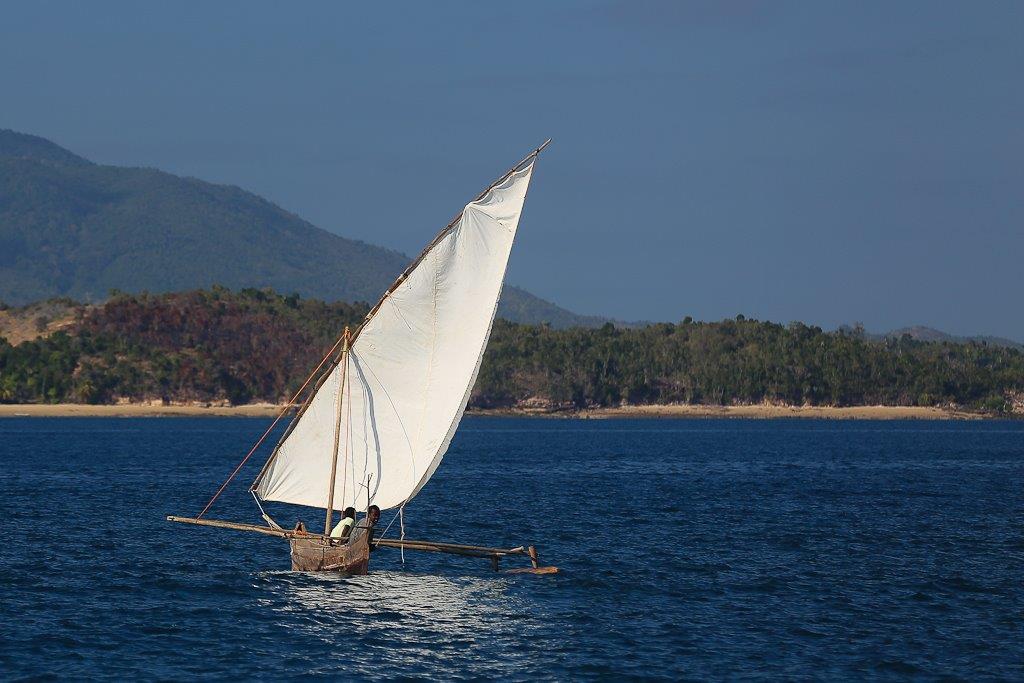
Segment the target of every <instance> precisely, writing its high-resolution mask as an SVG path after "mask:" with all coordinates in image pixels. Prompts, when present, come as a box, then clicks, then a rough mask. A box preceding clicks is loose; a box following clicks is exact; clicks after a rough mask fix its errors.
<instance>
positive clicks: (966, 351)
mask: <svg viewBox="0 0 1024 683" xmlns="http://www.w3.org/2000/svg"><path fill="white" fill-rule="evenodd" d="M33 310H36V309H33ZM39 310H44V309H39ZM61 310H68V311H71V313H69V315H70V316H71V318H72V319H71V320H69V322H67V323H66V324H61V325H59V326H54V325H53V321H52V320H48V319H44V320H40V321H38V325H37V326H38V328H39V329H40V330H44V331H45V330H48V329H51V328H54V329H56V331H53V332H51V333H49V334H48V336H45V337H40V338H37V339H34V340H30V341H23V342H22V343H20V344H18V345H16V346H12V345H11V344H9V343H7V342H6V341H0V401H5V402H60V401H74V402H86V403H106V402H115V401H118V400H131V401H144V400H165V401H174V402H179V401H182V402H184V401H201V402H207V401H211V402H212V401H229V402H231V403H246V402H251V401H272V402H280V401H283V400H286V399H287V397H288V396H289V395H290V393H291V392H292V391H294V389H295V388H296V387H297V386H299V384H301V382H302V380H303V379H304V378H305V376H306V374H307V373H308V372H309V370H310V369H311V368H312V367H313V366H314V365H315V364H316V362H317V361H319V359H320V358H321V356H322V355H323V353H324V352H325V351H326V350H327V349H329V348H330V347H331V345H332V344H333V342H334V340H335V339H336V338H337V336H338V334H339V331H340V330H341V329H342V328H343V327H344V325H346V324H349V325H354V324H356V323H357V322H358V321H360V320H361V319H362V318H363V316H364V315H365V314H366V311H367V307H366V305H364V304H356V305H350V304H343V303H324V302H321V301H317V300H310V299H301V298H299V297H297V296H294V295H292V296H283V295H280V294H276V293H274V292H271V291H267V290H254V289H250V290H243V291H241V292H239V293H233V292H231V291H229V290H226V289H223V288H214V289H213V290H209V291H193V292H186V293H178V294H165V295H126V294H124V295H118V296H116V297H114V298H113V299H111V300H110V301H108V302H107V303H106V304H104V305H102V306H96V307H86V306H77V307H74V306H71V307H69V305H68V304H66V303H65V304H62V307H61ZM1022 391H1024V353H1021V352H1020V351H1019V350H1016V349H1012V348H1001V347H996V346H991V345H988V344H984V343H966V344H958V343H949V342H941V343H939V342H934V343H930V342H920V341H915V340H913V339H911V338H910V337H908V336H907V337H902V338H900V339H888V340H884V341H876V340H871V339H867V338H864V336H863V335H862V334H861V333H859V332H856V331H845V332H836V333H827V332H823V331H822V330H821V329H820V328H817V327H808V326H805V325H802V324H799V323H794V324H791V325H788V326H784V325H779V324H776V323H770V322H759V321H754V320H744V319H742V317H740V318H737V319H735V320H724V321H721V322H715V323H703V322H695V321H692V320H690V319H686V320H684V321H683V322H681V323H679V324H656V325H650V326H647V327H644V328H639V329H620V328H616V327H615V326H613V325H611V324H608V325H605V326H604V327H601V328H597V329H583V328H574V329H568V330H556V329H552V328H551V327H549V326H546V325H523V324H515V323H509V322H505V321H501V320H499V321H497V322H496V324H495V327H494V332H493V334H492V335H491V340H490V344H489V346H488V349H487V353H486V356H485V359H484V364H483V367H482V368H481V372H480V376H479V379H478V382H477V385H476V387H475V388H474V390H473V394H472V398H471V405H473V406H476V407H490V408H493V407H516V406H524V405H528V406H539V407H545V408H548V409H572V408H581V407H588V406H612V405H618V404H620V403H622V402H629V403H634V404H636V403H677V402H679V403H706V404H733V403H761V402H765V401H769V402H780V403H788V404H805V403H806V404H813V405H841V406H846V405H874V404H885V405H906V406H913V405H920V406H931V405H949V404H958V405H961V406H965V407H970V408H980V409H986V410H993V411H1003V410H1009V407H1010V401H1011V397H1013V396H1017V395H1019V392H1022Z"/></svg>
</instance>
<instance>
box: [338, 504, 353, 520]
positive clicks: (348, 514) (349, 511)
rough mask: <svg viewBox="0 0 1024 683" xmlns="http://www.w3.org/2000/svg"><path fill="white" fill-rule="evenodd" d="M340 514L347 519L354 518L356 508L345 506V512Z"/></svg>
mask: <svg viewBox="0 0 1024 683" xmlns="http://www.w3.org/2000/svg"><path fill="white" fill-rule="evenodd" d="M341 516H342V517H348V518H349V519H355V518H356V509H355V508H353V507H347V508H345V512H343V513H342V515H341Z"/></svg>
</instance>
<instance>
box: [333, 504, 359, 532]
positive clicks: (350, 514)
mask: <svg viewBox="0 0 1024 683" xmlns="http://www.w3.org/2000/svg"><path fill="white" fill-rule="evenodd" d="M355 523H356V509H355V508H353V507H347V508H345V512H343V513H342V515H341V521H340V522H338V524H337V525H336V526H335V527H334V528H333V529H331V538H340V539H346V538H348V537H349V536H350V535H351V534H352V526H353V525H354V524H355Z"/></svg>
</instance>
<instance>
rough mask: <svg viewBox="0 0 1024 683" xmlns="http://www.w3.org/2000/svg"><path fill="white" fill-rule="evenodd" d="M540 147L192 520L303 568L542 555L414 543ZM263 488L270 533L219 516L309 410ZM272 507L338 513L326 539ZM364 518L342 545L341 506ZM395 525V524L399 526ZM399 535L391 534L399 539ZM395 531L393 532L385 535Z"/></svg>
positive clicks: (337, 356)
mask: <svg viewBox="0 0 1024 683" xmlns="http://www.w3.org/2000/svg"><path fill="white" fill-rule="evenodd" d="M549 142H550V140H548V141H546V142H544V144H542V145H541V146H540V147H538V148H536V149H535V150H533V151H532V152H531V153H530V154H528V155H527V156H526V157H524V158H523V159H522V160H521V161H520V162H519V163H518V164H516V165H515V166H513V167H512V168H510V169H509V170H508V171H507V172H506V173H505V174H504V175H502V176H501V177H500V178H498V179H497V180H495V181H494V182H493V183H491V185H490V186H488V187H487V189H486V190H484V191H483V192H481V193H480V194H479V195H478V196H477V198H476V199H474V200H473V201H472V202H470V203H469V204H467V205H466V206H465V208H464V209H463V210H462V211H460V212H459V214H458V215H457V216H456V217H455V218H454V219H453V220H452V221H451V222H450V223H449V224H448V225H447V226H445V227H444V229H442V230H441V231H440V232H439V233H438V234H437V236H436V237H434V239H433V240H432V241H431V242H430V243H429V244H428V245H427V246H426V248H425V249H424V250H423V252H422V253H421V254H420V255H419V257H417V258H416V259H415V260H414V261H413V262H412V263H411V264H410V265H409V267H408V268H406V270H405V271H404V272H403V273H402V274H401V275H399V276H398V279H397V280H395V282H394V284H392V285H391V287H389V288H388V289H387V291H386V292H385V293H384V295H383V296H382V297H381V299H380V301H378V302H377V304H376V305H375V306H374V307H373V308H372V309H371V310H370V312H369V313H368V314H367V316H366V318H365V319H364V320H363V321H362V323H361V324H360V325H359V326H358V327H356V328H355V329H354V330H349V329H348V328H345V330H344V332H343V333H342V335H341V337H340V338H339V339H338V341H337V343H335V345H334V347H333V348H332V349H331V350H330V351H329V352H328V353H327V355H325V356H324V358H323V360H321V361H320V364H319V365H318V366H317V367H316V368H315V369H314V370H313V372H312V373H311V374H310V375H309V377H308V378H307V379H306V381H305V382H304V383H303V385H302V386H301V387H300V388H299V390H298V391H297V392H296V393H295V395H294V396H293V397H292V399H291V400H290V401H289V402H288V404H287V405H286V406H285V407H284V408H283V409H282V411H281V413H280V414H278V416H277V418H276V419H275V420H274V421H273V423H271V425H270V427H268V428H267V430H266V432H264V434H263V436H262V437H260V438H259V439H258V440H257V441H256V443H255V445H254V446H253V447H252V449H251V450H250V451H249V453H248V454H247V455H246V456H245V458H243V459H242V461H241V462H240V463H239V464H238V466H237V467H236V468H235V470H234V471H233V472H232V473H231V475H230V476H229V477H228V478H227V481H225V482H224V484H222V485H221V487H220V489H219V490H218V491H217V493H215V494H214V496H213V498H211V499H210V502H209V503H207V505H206V507H205V508H204V509H203V511H202V512H200V513H199V514H198V515H197V516H196V517H177V516H173V515H172V516H168V517H167V519H168V520H169V521H172V522H184V523H188V524H198V525H202V526H213V527H221V528H228V529H236V530H239V531H252V532H257V533H262V534H269V535H272V536H279V537H282V538H286V539H288V541H289V543H290V544H291V559H292V569H293V570H296V571H342V572H346V573H350V574H365V573H367V571H368V568H369V559H370V550H371V548H375V547H376V548H379V547H392V548H400V549H402V550H403V552H404V551H405V550H421V551H428V552H444V553H451V554H456V555H469V556H473V557H483V558H488V559H490V560H491V563H492V566H493V568H494V569H495V570H498V569H499V568H500V560H501V559H502V558H503V557H507V556H515V555H522V556H524V557H528V558H529V560H530V565H531V566H529V567H524V568H522V569H513V570H510V571H513V572H529V573H554V572H557V571H558V570H557V569H556V568H555V567H541V566H540V565H539V562H538V559H537V551H536V549H535V547H534V546H528V547H525V548H524V547H522V546H520V547H517V548H505V549H503V548H494V547H487V546H476V545H461V544H455V543H441V542H433V541H413V540H406V539H405V534H404V515H403V512H404V508H405V506H406V504H407V503H408V502H409V501H410V500H412V499H413V497H415V496H416V494H417V493H419V492H420V490H421V489H422V488H423V487H424V486H425V485H426V484H427V482H428V481H429V480H430V477H431V476H432V475H433V474H434V472H435V471H436V470H437V467H438V466H439V465H440V464H441V459H442V458H443V457H444V454H445V452H446V451H447V450H448V446H449V444H450V443H451V440H452V437H453V436H454V434H455V430H456V429H457V428H458V426H459V421H460V420H461V419H462V416H463V413H464V412H465V410H466V404H467V402H468V401H469V394H470V390H471V389H472V387H473V383H474V382H475V381H476V377H477V373H478V371H479V370H480V363H481V360H482V359H483V354H484V350H485V349H486V347H487V339H488V337H489V335H490V332H491V326H492V324H493V322H494V315H495V312H496V310H497V305H498V298H499V296H500V294H501V287H502V283H503V281H504V278H505V270H506V267H507V265H508V258H509V253H510V251H511V248H512V242H513V240H514V238H515V234H516V229H517V228H518V226H519V218H520V215H521V214H522V210H523V204H524V202H525V200H526V192H527V189H528V188H529V186H530V179H531V177H532V175H533V170H534V166H535V164H536V160H537V157H538V155H539V154H540V153H541V152H542V151H543V150H544V148H545V147H547V145H548V143H549ZM296 407H297V410H295V412H294V416H293V418H292V420H291V423H290V424H289V425H288V427H287V429H285V431H284V433H283V435H282V437H281V438H280V440H279V441H278V443H277V445H276V447H275V448H274V449H273V451H272V453H271V455H270V457H269V458H268V459H267V461H266V463H265V464H264V465H263V467H262V468H261V469H260V472H259V474H258V475H257V477H256V479H255V481H253V483H252V485H251V486H250V488H249V490H250V492H251V493H252V496H253V499H254V500H255V501H256V505H257V506H258V507H259V510H260V514H261V516H262V518H263V520H264V521H265V522H266V525H256V524H245V523H239V522H228V521H222V520H214V519H207V518H205V515H206V513H207V512H208V511H209V509H210V507H211V506H212V505H213V502H214V501H215V500H217V498H218V497H219V496H220V494H221V493H222V492H223V491H224V489H225V488H226V487H227V485H228V484H229V483H230V482H231V480H232V479H234V477H235V475H237V474H238V472H239V471H240V470H241V468H242V466H243V465H244V464H245V463H246V462H247V461H248V460H249V458H250V457H251V456H252V455H253V453H255V452H256V450H257V449H258V448H259V447H260V446H261V445H262V443H263V442H264V441H265V440H266V438H267V437H268V436H269V435H270V433H271V432H272V431H273V430H274V428H275V427H276V425H277V424H278V422H279V421H280V420H281V419H282V418H283V417H284V416H285V415H286V414H288V413H289V412H291V411H292V409H294V408H296ZM267 501H273V502H279V503H290V504H294V505H302V506H308V507H313V508H322V509H324V511H325V523H324V531H323V533H315V532H312V531H310V530H308V529H306V527H305V526H304V524H303V523H302V522H299V523H298V524H297V525H296V526H295V527H294V528H292V529H286V528H283V527H282V526H280V525H279V524H278V523H277V522H276V521H275V520H274V519H273V518H272V517H271V516H270V515H268V514H267V512H266V510H265V508H264V507H263V503H264V502H267ZM350 507H351V508H354V509H355V510H357V511H361V512H363V513H364V515H363V517H362V518H361V519H360V520H359V521H358V522H357V523H356V524H355V528H354V529H353V531H352V532H351V535H350V536H349V537H347V538H344V539H337V538H332V537H331V531H332V523H333V517H334V513H335V511H339V510H345V509H346V508H350ZM389 509H397V510H398V513H397V515H396V516H397V517H398V518H399V519H400V520H401V521H402V524H401V528H402V529H403V532H402V537H401V538H399V539H384V538H375V527H376V526H377V521H378V518H379V512H380V510H389ZM393 521H394V520H392V522H393ZM386 532H387V529H385V533H386ZM382 536H383V534H382Z"/></svg>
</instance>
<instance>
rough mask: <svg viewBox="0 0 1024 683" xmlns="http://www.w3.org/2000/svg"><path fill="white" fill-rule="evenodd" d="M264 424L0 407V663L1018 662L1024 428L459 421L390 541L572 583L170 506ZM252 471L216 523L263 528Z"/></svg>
mask: <svg viewBox="0 0 1024 683" xmlns="http://www.w3.org/2000/svg"><path fill="white" fill-rule="evenodd" d="M265 424H266V422H265V421H263V420H257V419H214V418H206V419H172V418H165V419H5V420H0V516H2V519H3V520H4V522H5V526H6V529H5V533H4V534H3V543H2V544H0V676H2V678H4V679H20V678H40V677H42V678H45V677H52V678H71V677H85V678H90V679H103V678H118V679H120V678H126V677H127V678H132V679H187V678H209V679H227V678H230V679H240V678H266V679H273V680H289V679H300V678H307V677H310V676H315V677H316V676H319V677H324V678H331V679H348V678H353V679H365V678H375V679H376V678H381V679H394V678H430V679H442V680H448V679H480V678H500V679H513V680H528V679H529V680H533V679H538V678H539V679H576V680H580V679H612V678H615V679H620V678H638V679H674V680H677V679H707V678H713V679H735V678H740V677H744V678H773V679H777V678H815V679H840V678H842V679H849V678H885V679H890V678H925V679H935V678H963V679H979V678H993V679H1018V680H1019V679H1022V678H1024V489H1022V483H1024V423H1022V422H969V423H968V422H964V423H953V422H830V421H806V422H804V421H738V420H737V421H732V420H706V421H702V420H685V421H674V420H647V421H618V420H608V421H585V420H540V419H536V420H535V419H492V418H469V419H467V420H465V421H464V423H463V426H462V427H461V429H460V430H459V432H458V435H457V437H456V439H455V441H454V443H453V446H452V449H451V451H450V452H449V455H448V456H447V457H446V459H445V461H444V463H443V465H442V467H441V468H440V470H439V471H438V473H437V475H436V476H435V477H434V479H433V480H432V481H431V483H430V484H429V485H428V486H427V487H426V489H424V491H423V493H422V494H421V495H420V496H419V497H418V498H417V499H416V500H415V501H414V502H413V503H412V504H410V505H409V507H408V508H407V515H406V525H407V532H408V535H409V537H411V538H429V539H436V540H451V541H459V542H468V543H482V544H494V545H519V544H524V543H536V544H537V546H538V548H539V550H540V554H541V560H542V562H543V563H545V564H554V565H557V566H559V567H560V568H561V569H562V573H561V574H559V575H557V576H529V575H520V576H513V575H502V574H495V573H494V572H492V571H491V570H490V567H489V564H488V563H487V562H486V561H483V560H477V559H472V558H457V557H449V556H436V555H432V554H418V553H412V552H408V553H406V557H405V564H404V565H403V564H402V562H401V558H400V556H399V554H398V552H397V551H393V550H388V549H382V550H380V551H379V552H378V553H375V554H374V557H373V560H372V567H371V569H372V572H373V573H372V574H371V575H369V576H365V577H350V578H346V577H341V576H335V575H315V574H301V573H293V572H290V571H288V567H289V561H288V548H287V544H286V543H285V542H283V541H281V540H279V539H275V538H270V537H263V536H259V535H255V534H246V533H239V532H233V531H227V530H220V529H203V528H197V527H191V526H185V525H175V524H170V523H168V522H166V521H164V516H165V515H166V514H169V513H170V514H186V515H194V514H195V513H196V512H197V511H198V510H199V509H200V508H201V507H202V505H203V504H204V503H205V501H206V499H207V498H208V497H209V496H210V495H211V494H212V492H213V491H214V490H215V489H216V486H217V485H218V484H219V483H220V481H221V480H222V479H223V478H224V477H225V476H226V474H227V473H228V472H229V471H230V469H231V468H232V467H233V466H234V464H235V463H236V462H237V460H238V459H239V458H240V456H241V455H242V454H243V453H244V452H245V450H246V449H247V446H248V445H249V443H251V441H252V440H253V439H254V438H255V437H256V436H257V435H258V434H259V433H261V431H262V429H263V427H264V425H265ZM258 466H259V463H257V462H254V463H253V466H252V467H250V468H249V469H247V470H246V471H244V472H243V476H242V477H241V481H240V483H239V485H238V486H236V487H234V488H232V489H229V492H228V494H226V495H225V497H224V498H222V499H221V500H220V501H218V503H217V504H216V505H215V507H214V508H213V510H212V511H211V513H210V516H211V517H215V518H222V519H233V520H240V521H258V517H257V515H256V512H255V505H254V504H253V502H252V500H251V499H250V498H249V497H248V494H247V493H246V491H245V489H246V488H247V485H248V483H249V481H251V479H252V477H253V476H255V470H256V469H257V468H258ZM275 512H276V514H277V516H278V518H279V519H280V521H282V523H294V521H295V519H296V513H297V512H303V518H304V519H305V521H306V522H307V523H309V524H311V525H314V526H315V525H318V524H320V523H322V522H321V517H320V514H319V513H313V512H311V511H308V510H306V511H299V510H296V509H295V508H292V509H286V506H281V507H278V508H276V509H275ZM390 520H391V515H390V514H389V513H385V515H384V522H385V523H386V522H389V521H390ZM390 535H394V532H393V531H392V532H389V536H390ZM510 564H511V563H510Z"/></svg>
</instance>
